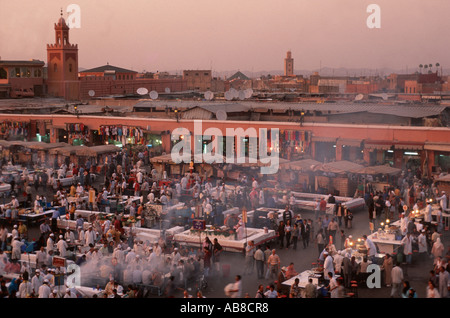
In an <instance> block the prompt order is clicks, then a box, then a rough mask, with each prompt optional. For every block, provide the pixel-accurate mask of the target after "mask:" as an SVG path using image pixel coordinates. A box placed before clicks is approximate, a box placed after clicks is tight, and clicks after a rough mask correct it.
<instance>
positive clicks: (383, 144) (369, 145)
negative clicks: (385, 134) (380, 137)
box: [364, 141, 394, 150]
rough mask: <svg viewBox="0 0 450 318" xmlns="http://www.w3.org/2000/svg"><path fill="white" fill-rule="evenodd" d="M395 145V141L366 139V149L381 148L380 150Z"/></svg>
mask: <svg viewBox="0 0 450 318" xmlns="http://www.w3.org/2000/svg"><path fill="white" fill-rule="evenodd" d="M393 145H394V143H393V142H387V141H366V142H364V148H365V149H379V150H389V149H391V147H392V146H393Z"/></svg>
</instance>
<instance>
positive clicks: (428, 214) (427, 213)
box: [424, 204, 433, 223]
mask: <svg viewBox="0 0 450 318" xmlns="http://www.w3.org/2000/svg"><path fill="white" fill-rule="evenodd" d="M432 212H433V207H432V206H431V204H428V205H427V207H426V210H425V215H424V221H425V222H427V223H430V222H431V216H432Z"/></svg>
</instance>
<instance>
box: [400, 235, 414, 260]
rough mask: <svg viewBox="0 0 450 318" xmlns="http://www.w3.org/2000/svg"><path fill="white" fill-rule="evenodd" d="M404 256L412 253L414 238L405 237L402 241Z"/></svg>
mask: <svg viewBox="0 0 450 318" xmlns="http://www.w3.org/2000/svg"><path fill="white" fill-rule="evenodd" d="M402 245H403V254H405V255H408V254H411V253H412V237H411V236H410V237H408V236H405V237H404V238H403V239H402Z"/></svg>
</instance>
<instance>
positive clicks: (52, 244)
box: [0, 151, 450, 298]
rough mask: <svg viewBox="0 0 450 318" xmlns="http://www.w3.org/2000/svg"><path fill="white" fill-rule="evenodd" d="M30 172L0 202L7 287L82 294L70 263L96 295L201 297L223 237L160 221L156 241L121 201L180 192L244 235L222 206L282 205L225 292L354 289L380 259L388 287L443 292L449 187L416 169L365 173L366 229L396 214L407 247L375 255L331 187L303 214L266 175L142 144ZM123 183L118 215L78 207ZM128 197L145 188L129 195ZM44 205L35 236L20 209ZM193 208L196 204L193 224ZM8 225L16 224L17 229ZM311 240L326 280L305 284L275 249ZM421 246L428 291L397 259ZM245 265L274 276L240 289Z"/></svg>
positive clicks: (333, 293)
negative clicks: (164, 157)
mask: <svg viewBox="0 0 450 318" xmlns="http://www.w3.org/2000/svg"><path fill="white" fill-rule="evenodd" d="M28 173H29V172H28V170H25V169H24V172H23V174H24V175H23V176H22V177H23V178H22V179H23V180H24V181H23V182H20V181H19V182H17V183H16V182H15V181H14V182H13V183H14V184H13V185H12V186H11V191H10V193H9V196H10V198H11V201H10V202H9V203H7V204H5V205H4V206H3V207H2V222H3V223H2V226H1V229H0V241H1V250H0V273H2V275H1V277H0V282H1V295H2V297H11V298H13V297H18V298H27V297H39V298H56V297H65V298H74V297H83V293H82V292H81V291H80V290H79V289H76V288H74V287H73V286H72V285H71V284H70V281H65V280H64V278H65V279H66V280H67V278H68V277H71V275H72V274H73V272H71V267H70V266H71V265H77V266H78V267H79V269H80V273H81V274H82V275H81V276H80V277H81V282H79V283H81V284H82V285H89V286H95V288H94V289H93V290H94V292H91V293H92V295H91V296H92V297H109V298H119V297H130V298H133V297H148V296H149V295H157V296H162V297H170V298H171V297H177V295H179V294H180V293H182V294H183V297H186V298H191V297H194V296H193V295H191V292H190V291H192V290H195V291H196V293H195V295H196V297H199V298H203V297H205V296H204V295H203V292H202V290H203V289H204V288H205V287H206V286H207V280H208V279H209V278H211V279H214V278H218V277H221V275H224V270H225V269H226V268H225V267H224V266H223V265H225V264H223V262H222V259H223V257H224V256H221V255H222V254H223V247H222V246H221V244H220V242H219V241H218V240H217V238H216V239H213V241H211V240H210V239H209V238H208V237H206V239H205V240H204V241H203V242H202V244H201V246H200V247H199V248H188V247H186V246H182V245H180V244H177V243H175V242H173V241H171V240H170V239H169V238H167V237H166V236H165V235H164V234H163V232H162V234H161V237H160V239H159V241H158V242H157V243H150V242H149V241H146V240H144V239H140V238H138V236H137V235H136V233H134V232H133V230H132V229H133V228H132V227H130V228H127V229H126V228H125V227H124V224H123V221H122V217H123V215H124V214H125V212H126V213H127V215H129V216H131V217H137V216H142V215H143V213H144V210H145V209H146V204H147V203H150V204H160V205H163V206H165V207H169V206H171V205H173V204H175V203H178V202H184V203H185V204H186V206H187V207H188V208H191V207H196V208H199V209H201V211H202V213H201V214H200V215H201V216H202V217H203V218H204V220H205V223H206V224H208V225H213V226H216V225H218V226H223V225H225V226H226V227H228V228H229V229H231V230H233V231H235V232H236V235H237V237H238V238H242V237H243V235H244V233H243V232H242V231H240V230H242V228H243V226H242V225H243V220H242V218H241V217H239V216H238V215H237V214H232V215H230V216H228V217H224V216H223V214H222V212H223V211H225V210H226V209H228V208H231V207H239V209H241V210H242V209H246V210H254V209H256V208H258V207H267V208H278V209H279V208H281V209H282V210H284V211H283V212H282V213H281V214H280V215H275V214H274V213H273V212H271V213H269V214H268V215H267V220H266V221H267V223H266V224H264V225H265V226H267V227H268V228H270V229H272V230H274V231H275V232H276V241H273V242H268V243H267V244H264V245H261V244H259V245H256V244H255V243H254V242H253V241H249V242H248V244H247V245H246V246H245V252H244V260H243V263H244V265H243V267H242V273H241V274H242V275H241V274H240V275H236V277H235V282H234V283H231V284H228V285H227V286H226V288H225V290H224V295H226V296H228V297H233V298H239V297H256V298H281V297H287V298H298V297H305V298H316V297H332V298H342V297H354V296H355V295H354V294H355V293H354V291H353V289H352V288H353V286H352V285H354V284H357V285H358V284H363V283H364V282H365V280H366V278H367V268H368V266H369V265H370V264H372V263H377V264H379V265H380V266H381V269H382V270H383V273H384V286H385V287H389V288H392V292H391V296H392V297H418V296H420V297H425V296H426V297H442V298H443V297H448V271H449V267H448V258H449V257H450V254H449V253H450V250H449V251H445V247H444V245H443V243H442V241H441V234H442V231H443V227H444V223H443V218H442V212H443V211H445V209H446V208H447V197H446V194H445V193H437V189H436V188H435V187H434V184H432V183H431V184H429V183H424V182H422V181H421V180H420V179H417V178H416V177H415V176H413V175H402V176H401V177H399V178H398V179H397V183H396V184H392V185H391V187H388V188H385V189H384V191H381V192H380V191H375V190H374V189H373V188H372V187H371V184H370V183H367V185H366V188H365V189H364V199H365V202H366V206H367V210H368V211H369V230H370V231H371V232H373V231H375V229H377V228H378V227H379V225H380V224H381V222H383V221H385V220H387V219H390V220H391V221H394V220H397V219H399V220H400V222H401V231H400V236H401V240H402V244H401V248H400V249H399V250H398V252H397V254H396V255H389V254H386V255H385V256H384V257H383V259H381V260H380V259H378V258H377V257H376V255H377V254H378V253H377V247H376V245H375V244H374V243H373V242H372V241H371V240H370V238H368V237H367V235H364V236H363V240H362V243H361V245H363V246H364V247H365V248H366V255H365V257H363V258H362V259H357V258H356V257H355V256H353V255H352V248H353V246H352V245H351V244H350V243H351V242H352V236H351V235H348V234H347V233H349V232H350V233H351V232H352V231H353V229H354V222H353V218H354V215H353V211H352V209H349V208H347V207H346V206H345V205H343V204H341V202H338V201H337V200H336V198H335V197H334V196H333V195H331V194H330V195H328V196H321V198H320V199H318V200H317V201H316V202H315V207H314V211H312V213H311V214H310V215H311V217H308V218H306V217H304V215H306V214H308V212H305V211H301V210H300V209H298V207H297V206H296V202H295V200H296V199H295V196H294V194H292V193H291V194H290V195H289V194H288V195H285V196H278V195H277V194H273V193H269V192H267V190H265V189H264V187H263V183H264V180H259V179H258V178H257V177H251V176H249V175H247V174H246V173H242V177H241V178H240V179H239V180H236V181H235V182H229V181H226V180H224V179H221V178H207V177H206V178H204V177H201V176H200V174H198V173H193V171H191V172H190V173H187V174H185V175H183V176H180V177H179V178H174V176H171V175H168V174H167V173H166V172H165V171H162V172H161V171H158V170H157V169H155V168H154V167H151V164H150V162H149V155H148V153H147V152H145V151H135V152H133V151H122V152H119V153H117V154H113V155H108V156H106V157H105V158H104V161H103V164H102V165H96V164H95V163H94V162H93V161H92V162H91V160H87V161H86V162H84V163H83V164H78V163H74V162H70V161H69V160H66V161H64V162H62V163H61V164H58V163H57V162H55V163H53V165H52V167H47V168H46V169H42V171H41V172H36V173H35V174H33V177H32V178H31V179H30V178H29V175H28ZM67 176H73V177H74V178H73V182H72V184H70V186H67V187H65V186H63V185H62V184H61V182H60V179H62V178H65V177H67ZM30 180H31V181H30ZM31 186H34V191H32V188H31ZM275 188H276V189H278V190H279V189H280V188H283V187H282V186H280V185H278V186H277V187H275ZM33 193H34V195H35V197H34V198H35V199H34V200H33ZM123 195H127V196H128V200H126V202H125V203H124V204H123V210H122V211H119V210H117V211H115V212H113V216H112V217H111V218H106V219H105V218H104V217H103V216H102V215H101V214H98V215H97V216H96V217H94V218H87V217H83V216H81V215H80V214H78V215H77V213H76V211H77V210H90V211H100V212H105V214H106V213H108V212H111V211H113V210H114V209H113V204H112V203H113V202H112V201H113V200H114V198H117V197H122V196H123ZM20 197H22V202H21V203H19V200H18V199H19V198H20ZM132 197H135V198H138V200H132V199H131V198H132ZM436 202H439V204H440V209H439V210H438V213H437V215H436V217H435V219H434V218H433V216H432V215H431V204H432V203H436ZM329 204H334V205H333V206H334V210H333V212H332V213H329V210H327V205H329ZM48 206H50V207H53V213H52V215H51V216H50V217H48V218H46V219H44V221H43V222H42V223H41V224H40V225H39V235H38V237H36V238H34V239H33V238H32V237H30V234H29V233H30V231H29V230H30V229H29V228H28V227H27V224H25V223H24V222H23V221H20V219H19V213H18V210H19V209H21V208H24V209H32V210H34V211H36V212H40V213H42V212H43V211H44V209H45V207H48ZM116 208H117V207H116ZM416 210H425V211H426V212H425V219H424V222H423V228H422V229H421V230H418V229H417V228H416V225H415V224H414V221H413V219H412V218H410V217H409V213H411V211H416ZM302 214H303V216H302ZM197 217H198V215H197ZM193 218H194V217H193V216H191V215H189V216H188V217H187V218H186V222H187V224H190V222H191V221H192V220H193ZM61 219H65V220H72V221H75V224H76V226H75V228H70V227H65V228H62V227H60V226H58V220H61ZM165 221H166V222H173V220H165ZM86 224H88V225H87V226H86ZM8 227H12V230H11V232H9V230H8ZM311 249H317V250H316V252H315V253H314V254H316V256H315V257H314V258H313V259H312V260H311V261H312V263H313V266H314V267H315V268H316V269H318V270H319V272H321V278H320V281H315V280H313V279H312V278H309V279H308V282H307V283H306V284H304V285H302V286H300V280H299V272H297V270H296V269H295V264H294V261H293V259H286V260H283V262H282V261H281V259H280V256H279V254H281V253H282V252H281V251H283V250H291V251H292V252H293V253H295V252H296V251H300V250H311ZM416 250H417V255H418V256H419V260H418V261H419V262H423V263H424V264H425V263H426V262H428V261H429V260H430V258H432V259H433V262H432V263H433V265H432V268H430V273H429V275H430V279H429V283H428V287H427V291H426V295H424V294H423V293H420V292H417V291H415V290H414V289H413V288H412V287H411V286H410V284H409V282H408V281H407V280H405V277H404V273H403V268H402V266H401V265H404V264H406V265H410V264H411V262H412V255H413V251H416ZM353 251H354V249H353ZM24 252H28V253H29V254H33V256H34V258H35V261H34V266H30V264H31V262H30V261H29V260H28V261H26V260H24V259H23V257H24V255H29V254H24ZM289 255H291V254H289ZM292 255H295V254H292ZM55 258H63V259H65V260H66V262H65V264H64V265H61V266H57V265H55V262H54V260H55ZM283 264H286V265H287V264H289V265H287V266H282V265H283ZM308 269H309V268H308ZM255 273H256V274H255ZM249 275H256V276H257V279H258V280H260V281H265V282H267V285H266V284H258V286H257V292H256V294H255V295H250V294H249V293H245V294H244V293H243V286H242V285H243V284H242V280H243V277H246V276H249ZM11 277H12V278H11ZM61 277H62V278H63V279H62V281H61ZM290 279H293V280H294V281H293V283H292V284H291V285H290V286H286V284H283V283H284V282H286V281H287V280H290ZM84 296H85V295H84Z"/></svg>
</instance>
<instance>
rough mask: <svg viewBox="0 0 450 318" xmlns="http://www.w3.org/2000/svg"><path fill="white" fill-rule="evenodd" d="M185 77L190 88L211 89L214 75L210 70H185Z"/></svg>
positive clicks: (202, 90)
mask: <svg viewBox="0 0 450 318" xmlns="http://www.w3.org/2000/svg"><path fill="white" fill-rule="evenodd" d="M183 79H184V80H186V85H187V89H188V90H197V91H201V92H204V91H208V90H211V86H212V85H211V83H212V75H211V71H210V70H185V71H183Z"/></svg>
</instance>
